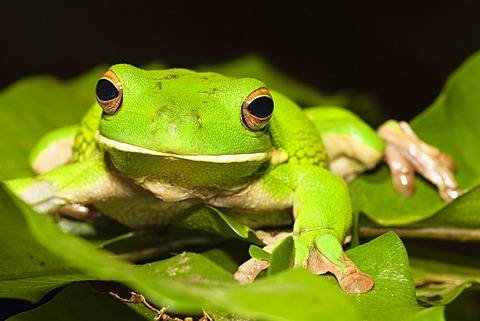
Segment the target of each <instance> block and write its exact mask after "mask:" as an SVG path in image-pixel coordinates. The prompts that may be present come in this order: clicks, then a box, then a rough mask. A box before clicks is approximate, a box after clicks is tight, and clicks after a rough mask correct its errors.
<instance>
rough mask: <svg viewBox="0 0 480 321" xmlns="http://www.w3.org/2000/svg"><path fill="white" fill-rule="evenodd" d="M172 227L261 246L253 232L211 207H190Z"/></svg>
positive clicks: (176, 219) (177, 218)
mask: <svg viewBox="0 0 480 321" xmlns="http://www.w3.org/2000/svg"><path fill="white" fill-rule="evenodd" d="M172 225H173V226H175V227H177V228H186V229H190V230H201V231H204V232H209V233H212V234H216V235H220V236H223V237H225V238H237V239H240V240H244V241H248V242H250V243H255V244H259V245H261V244H263V243H262V242H261V241H260V240H259V239H258V238H257V236H256V235H255V231H254V230H252V229H251V228H249V227H248V226H245V225H243V224H240V223H239V222H237V221H236V220H234V219H232V218H231V217H229V216H227V215H225V214H223V213H222V212H221V211H219V210H217V209H216V208H214V207H211V206H205V205H199V206H194V207H191V208H189V209H187V210H186V211H185V212H184V213H182V214H180V215H179V216H178V217H176V218H175V219H174V221H173V222H172Z"/></svg>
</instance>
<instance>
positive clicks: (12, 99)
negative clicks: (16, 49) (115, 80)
mask: <svg viewBox="0 0 480 321" xmlns="http://www.w3.org/2000/svg"><path fill="white" fill-rule="evenodd" d="M99 71H100V70H99V69H95V70H92V71H91V72H89V73H87V74H85V75H84V76H81V77H79V78H78V79H77V80H75V81H72V82H71V83H69V82H61V81H59V80H57V79H54V78H52V77H48V76H38V77H31V78H27V79H24V80H21V81H19V82H17V83H15V84H13V85H11V86H10V87H8V88H6V89H5V90H3V91H2V92H1V93H0V111H1V114H2V120H1V122H2V130H1V131H0V141H2V144H1V145H0V154H1V155H4V156H3V157H1V158H0V179H2V180H4V179H9V178H18V177H24V176H30V175H31V170H30V166H29V164H28V154H29V152H30V150H32V148H33V146H34V145H35V143H36V142H37V141H38V139H39V137H40V136H42V135H44V134H45V133H47V132H48V131H50V130H52V129H54V128H58V127H61V126H66V125H72V124H77V123H78V122H79V120H80V119H81V117H82V116H83V114H84V113H85V111H86V110H87V108H88V107H90V105H91V104H92V103H93V102H94V96H93V88H94V87H93V84H94V83H95V82H94V81H93V82H92V80H93V77H95V79H97V78H98V77H99V76H100V75H101V74H98V73H99ZM91 82H92V83H91ZM90 83H91V84H90ZM12 137H15V139H12ZM7 155H8V157H6V156H7Z"/></svg>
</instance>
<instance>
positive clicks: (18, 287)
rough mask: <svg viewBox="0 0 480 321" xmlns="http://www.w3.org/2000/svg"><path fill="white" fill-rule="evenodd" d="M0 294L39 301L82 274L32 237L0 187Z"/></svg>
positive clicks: (81, 276)
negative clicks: (0, 222)
mask: <svg viewBox="0 0 480 321" xmlns="http://www.w3.org/2000/svg"><path fill="white" fill-rule="evenodd" d="M0 211H1V212H0V215H1V217H2V224H0V244H2V245H1V246H0V258H1V259H0V297H2V298H16V299H24V300H29V301H32V302H36V301H39V300H40V299H41V298H42V297H43V296H44V295H45V294H46V293H47V292H49V291H51V290H53V289H55V288H57V287H59V286H62V285H64V284H68V283H70V282H72V281H76V280H84V279H85V277H86V276H85V275H84V274H83V273H81V272H79V271H78V270H76V269H74V268H72V266H70V265H68V264H65V262H64V261H63V260H62V259H61V258H59V257H58V256H55V255H53V254H52V253H51V252H50V251H49V250H47V249H45V248H44V247H42V246H41V245H40V244H39V243H38V241H37V240H36V239H35V238H33V237H32V235H31V233H30V231H29V230H28V228H27V226H26V223H25V220H24V218H23V215H22V213H21V212H20V211H19V210H18V209H17V207H16V206H15V205H14V204H13V203H12V201H11V199H10V197H9V195H7V194H6V193H5V191H4V190H3V188H0Z"/></svg>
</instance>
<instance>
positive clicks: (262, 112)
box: [247, 96, 273, 118]
mask: <svg viewBox="0 0 480 321" xmlns="http://www.w3.org/2000/svg"><path fill="white" fill-rule="evenodd" d="M247 109H248V111H249V112H250V114H252V115H253V116H255V117H257V118H267V117H268V116H270V115H271V114H272V112H273V100H272V99H271V98H269V97H266V96H261V97H258V98H256V99H254V100H253V101H252V102H251V103H250V105H248V107H247Z"/></svg>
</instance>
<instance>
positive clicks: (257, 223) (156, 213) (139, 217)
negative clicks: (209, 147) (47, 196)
mask: <svg viewBox="0 0 480 321" xmlns="http://www.w3.org/2000/svg"><path fill="white" fill-rule="evenodd" d="M198 204H205V203H204V202H202V201H201V200H184V201H180V202H164V201H162V200H160V199H158V198H156V197H142V198H140V199H135V200H132V199H130V200H116V201H111V202H102V203H96V204H95V206H96V207H97V208H98V209H99V210H100V211H101V212H102V213H104V214H105V215H106V216H108V217H110V218H112V219H114V220H116V221H118V222H120V223H122V224H123V225H125V226H127V227H129V228H132V229H148V228H156V227H162V226H166V225H168V224H169V223H170V222H171V221H172V220H173V218H174V217H175V216H176V215H178V214H180V213H183V212H184V211H185V210H187V209H188V208H190V207H192V206H194V205H198ZM217 208H218V209H219V210H220V211H222V213H225V214H227V215H229V216H231V217H232V218H234V219H235V220H237V221H238V222H240V223H242V224H245V225H247V226H249V227H251V228H265V227H279V226H288V225H291V224H292V223H293V218H292V214H291V209H280V210H279V209H276V210H264V209H263V210H252V209H242V208H228V207H217Z"/></svg>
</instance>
